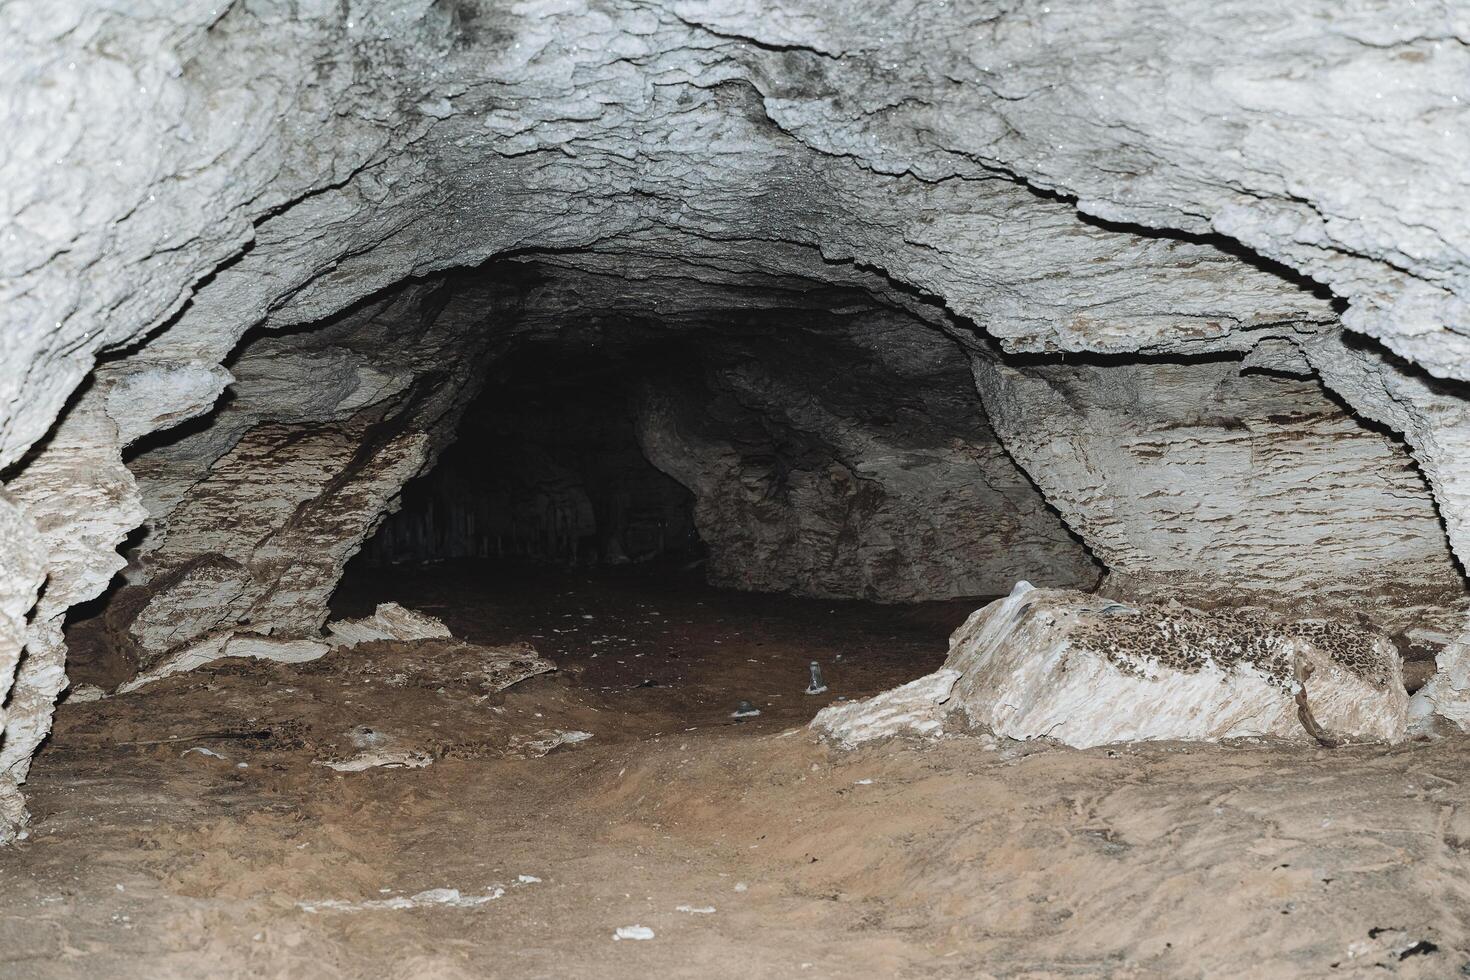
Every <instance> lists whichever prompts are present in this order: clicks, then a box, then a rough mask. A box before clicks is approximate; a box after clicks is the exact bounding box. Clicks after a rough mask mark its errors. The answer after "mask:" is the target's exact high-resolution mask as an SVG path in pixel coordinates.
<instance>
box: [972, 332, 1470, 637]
mask: <svg viewBox="0 0 1470 980" xmlns="http://www.w3.org/2000/svg"><path fill="white" fill-rule="evenodd" d="M975 376H976V384H977V387H978V390H979V391H980V393H981V395H982V396H983V397H984V400H985V406H986V410H987V412H988V413H989V415H990V418H991V419H992V424H993V425H994V426H995V427H996V429H997V430H998V431H999V432H1000V433H1001V435H1002V438H1003V439H1004V442H1005V445H1006V448H1007V449H1008V450H1009V451H1010V452H1011V454H1012V455H1013V456H1014V457H1015V458H1016V460H1017V461H1018V462H1019V463H1020V464H1021V465H1022V466H1023V467H1024V468H1025V469H1026V471H1027V473H1029V474H1030V476H1031V478H1032V479H1034V480H1035V481H1036V483H1037V485H1038V486H1040V487H1041V489H1042V492H1043V493H1045V495H1046V498H1047V500H1048V501H1049V502H1051V503H1052V505H1053V506H1055V507H1056V508H1057V509H1058V510H1059V511H1060V512H1061V514H1062V516H1063V518H1064V519H1065V520H1066V522H1067V524H1068V526H1069V527H1071V528H1072V529H1073V530H1074V531H1076V532H1077V533H1078V534H1080V535H1081V536H1082V538H1083V539H1084V540H1085V541H1086V542H1087V544H1088V546H1089V548H1090V549H1091V550H1092V553H1093V554H1094V555H1095V556H1097V558H1098V559H1099V560H1100V561H1101V562H1102V563H1103V564H1104V565H1105V566H1106V567H1107V569H1108V583H1107V585H1108V589H1109V591H1111V592H1113V593H1116V594H1119V595H1123V596H1154V597H1157V598H1167V597H1171V596H1173V597H1179V598H1181V599H1188V600H1192V601H1200V600H1202V599H1207V598H1218V599H1219V601H1222V602H1225V603H1227V604H1233V603H1240V602H1247V603H1252V604H1260V605H1265V606H1274V607H1278V608H1281V609H1283V610H1286V611H1295V612H1296V614H1297V615H1305V614H1312V613H1314V612H1320V613H1323V614H1326V615H1332V616H1348V617H1351V616H1353V615H1355V614H1357V613H1362V614H1365V615H1368V616H1369V617H1371V618H1373V619H1374V620H1376V621H1378V622H1380V623H1384V624H1386V625H1389V626H1391V627H1393V628H1395V629H1408V628H1410V627H1414V626H1426V625H1427V626H1431V627H1434V628H1441V627H1445V626H1448V627H1450V628H1454V626H1455V625H1456V624H1458V623H1459V621H1460V619H1461V618H1462V617H1463V615H1464V612H1465V605H1466V595H1465V588H1464V584H1463V581H1462V579H1461V576H1460V572H1459V570H1458V569H1457V568H1456V566H1455V559H1454V555H1453V554H1452V552H1451V551H1450V549H1449V546H1448V544H1447V543H1446V541H1445V534H1444V529H1443V528H1442V526H1441V525H1440V522H1439V518H1438V515H1437V514H1436V513H1435V508H1434V505H1433V502H1432V500H1431V499H1430V496H1429V493H1428V491H1427V488H1426V486H1425V483H1424V479H1423V477H1422V476H1421V475H1420V474H1419V472H1418V470H1417V469H1416V468H1415V467H1414V465H1413V463H1412V461H1411V460H1410V459H1409V457H1408V455H1407V454H1406V453H1405V452H1404V450H1403V448H1402V446H1401V445H1400V444H1399V443H1398V442H1397V441H1396V440H1394V439H1392V438H1389V437H1387V436H1385V435H1384V434H1383V433H1381V432H1380V431H1378V430H1376V429H1375V428H1371V427H1369V426H1366V425H1364V424H1363V423H1361V422H1359V421H1358V420H1357V419H1354V418H1353V417H1351V416H1350V415H1348V414H1347V413H1345V412H1344V411H1343V409H1342V408H1341V407H1340V406H1339V405H1338V404H1337V403H1336V402H1334V401H1332V400H1331V399H1329V398H1328V397H1327V396H1326V395H1325V394H1324V393H1323V392H1322V389H1321V387H1320V386H1319V385H1318V383H1317V382H1316V381H1315V380H1314V379H1310V378H1307V379H1301V378H1294V377H1286V376H1282V375H1280V374H1275V373H1263V372H1259V371H1250V372H1243V371H1242V364H1241V362H1239V361H1235V360H1231V359H1222V360H1212V361H1206V362H1185V363H1180V362H1170V361H1144V362H1139V363H1129V364H1116V363H1110V362H1102V363H1085V362H1084V363H1081V364H1075V365H1074V364H1070V363H1069V364H1065V365H1063V364H1039V365H1010V364H1007V363H1005V362H1004V361H1003V360H998V359H993V358H977V359H976V360H975Z"/></svg>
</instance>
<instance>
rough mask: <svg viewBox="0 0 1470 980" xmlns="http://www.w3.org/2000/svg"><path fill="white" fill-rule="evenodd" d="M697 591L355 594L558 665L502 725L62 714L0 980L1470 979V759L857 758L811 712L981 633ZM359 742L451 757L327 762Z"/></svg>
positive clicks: (381, 582) (502, 578)
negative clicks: (369, 733)
mask: <svg viewBox="0 0 1470 980" xmlns="http://www.w3.org/2000/svg"><path fill="white" fill-rule="evenodd" d="M695 578H697V574H696V573H693V572H689V571H684V570H680V569H677V568H674V569H669V570H665V571H663V572H659V573H644V572H634V571H626V570H624V571H613V572H598V573H591V572H576V573H560V574H553V573H547V572H529V571H525V570H511V571H508V572H504V573H500V574H495V575H487V574H484V573H481V572H479V571H477V570H474V569H470V568H466V567H463V566H438V567H436V568H434V569H431V570H428V571H421V572H407V571H395V572H393V573H391V574H386V575H379V576H377V577H375V578H373V579H370V580H366V579H361V578H360V579H358V580H357V581H356V582H354V583H351V584H350V585H349V586H348V587H346V588H344V592H343V594H342V595H340V596H339V597H338V606H339V609H338V612H339V614H342V615H359V614H362V613H365V612H367V611H369V610H370V609H371V608H372V606H373V605H374V604H375V603H376V602H378V601H381V600H388V599H392V600H395V601H398V602H400V603H402V604H403V605H405V606H408V607H410V608H417V609H421V610H423V611H426V612H429V613H432V614H434V615H437V616H439V617H441V618H442V619H444V620H445V622H447V623H448V624H449V626H450V627H451V628H452V629H453V630H454V632H455V633H456V635H457V636H460V637H463V638H465V639H468V640H472V641H476V642H483V643H504V642H508V641H527V642H530V643H531V644H533V645H534V646H535V647H536V649H537V650H538V651H539V652H540V653H541V654H542V655H544V656H546V657H549V658H550V659H552V660H554V661H555V662H556V663H557V664H558V665H559V667H560V669H559V670H558V671H557V672H556V673H554V674H547V675H543V676H539V677H534V678H532V679H530V680H526V681H523V682H522V683H520V684H518V685H516V686H514V687H512V688H510V689H509V690H507V691H505V692H504V693H502V694H497V695H491V696H488V697H487V696H486V695H485V694H484V693H482V692H479V691H477V690H475V689H474V687H473V685H472V684H468V683H463V684H461V683H438V684H436V683H428V684H425V683H421V682H419V681H416V680H415V678H414V677H413V676H410V675H411V673H412V672H411V671H410V672H407V673H405V672H404V671H401V670H396V669H395V666H398V667H402V666H404V665H403V664H398V665H395V664H394V663H393V662H392V661H393V657H394V656H395V654H394V652H393V651H392V650H391V649H389V650H383V649H377V650H374V651H373V653H372V654H371V657H373V658H376V659H375V660H374V661H373V662H372V663H364V662H363V661H362V660H361V658H359V660H358V661H356V662H354V661H353V660H352V658H351V656H347V655H342V654H334V655H332V656H331V657H329V658H328V659H326V660H324V661H319V662H317V663H316V664H309V665H300V666H285V665H278V664H260V663H254V662H249V663H246V662H239V661H229V662H220V663H217V664H215V665H212V667H210V668H206V669H204V670H201V671H198V672H195V673H193V674H189V675H184V676H178V677H174V678H170V679H167V680H164V681H162V682H159V683H158V684H156V685H154V686H151V687H148V688H145V689H144V690H142V691H140V692H138V693H135V694H132V695H127V696H123V697H118V698H112V699H107V700H103V701H100V702H94V703H86V704H63V705H62V706H61V708H60V709H59V714H58V722H57V726H56V730H55V733H54V735H53V737H52V739H51V740H50V742H49V744H48V745H47V747H46V748H45V750H44V751H43V753H42V754H41V756H40V758H39V760H38V761H37V763H36V766H35V769H34V771H33V774H32V778H31V781H30V783H29V786H28V790H29V794H30V800H31V808H32V811H33V813H34V817H35V818H34V821H33V823H32V826H31V829H30V835H29V837H28V838H27V839H26V840H24V841H22V842H20V843H18V844H17V845H15V846H13V847H11V848H8V849H6V850H5V851H4V852H3V853H0V896H3V897H0V976H3V977H7V978H11V977H14V978H24V977H86V978H89V980H98V978H110V977H123V978H145V977H146V978H164V977H216V976H218V977H313V978H315V977H324V978H335V977H342V978H348V977H351V978H356V977H373V978H378V977H386V978H425V980H428V978H462V977H548V978H568V977H611V978H617V977H637V978H640V980H641V978H650V977H700V978H706V977H741V978H749V977H953V978H960V977H964V978H977V977H978V978H983V977H1006V978H1042V977H1046V978H1051V977H1069V978H1071V977H1120V978H1125V977H1126V978H1181V977H1262V978H1269V977H1291V978H1296V977H1351V976H1365V977H1367V976H1372V977H1380V976H1397V977H1434V978H1443V977H1454V976H1460V975H1470V739H1464V738H1460V739H1445V740H1440V741H1435V742H1414V743H1409V744H1406V745H1402V746H1398V747H1394V748H1385V747H1373V746H1360V747H1351V748H1347V749H1341V750H1336V751H1330V752H1329V751H1327V750H1321V749H1316V748H1310V747H1305V746H1303V745H1300V744H1290V745H1286V744H1281V745H1272V744H1260V743H1256V744H1234V745H1221V746H1185V745H1179V744H1155V745H1150V746H1147V747H1131V746H1130V747H1118V748H1114V749H1105V748H1104V749H1096V750H1091V751H1085V752H1079V751H1074V750H1068V749H1061V748H1056V747H1052V746H1048V745H1044V744H1038V743H997V742H995V741H994V740H992V739H989V738H987V737H982V736H959V735H957V736H953V737H948V738H945V739H943V740H940V741H937V742H929V743H917V742H892V743H889V744H883V745H878V746H876V747H871V748H866V749H863V750H859V751H856V752H851V753H843V752H838V751H834V750H832V749H830V748H828V747H826V746H824V745H822V744H819V743H817V742H816V741H815V740H814V739H813V738H812V737H810V736H809V735H808V734H807V732H806V731H805V729H804V727H803V725H804V723H805V722H806V721H807V720H808V719H809V718H810V717H811V715H812V714H813V713H814V712H815V710H816V709H818V708H819V707H821V706H822V705H823V704H825V703H828V702H829V701H830V700H831V699H832V698H835V697H838V696H845V697H858V696H862V695H866V694H870V693H874V692H876V691H879V690H882V689H884V688H887V687H890V686H892V685H894V684H896V683H899V682H901V681H903V680H907V679H911V678H913V677H916V676H918V675H920V674H922V673H924V672H926V671H928V670H931V669H933V668H934V667H935V666H937V665H938V664H939V663H940V661H941V660H942V659H943V656H944V652H945V638H946V636H947V634H948V632H949V631H950V629H952V628H953V627H954V626H956V625H958V623H959V622H960V621H961V620H962V619H963V617H964V615H965V614H966V613H967V612H968V611H969V610H970V609H971V608H973V607H974V606H975V605H976V604H977V603H976V602H974V601H967V602H957V603H938V604H931V605H927V606H923V607H917V608H894V607H886V608H885V607H878V606H868V605H863V604H857V603H832V602H823V601H801V600H794V599H776V598H771V597H762V596H749V595H740V594H732V593H722V592H718V591H715V590H713V589H708V588H705V587H703V586H699V585H696V584H693V582H694V579H695ZM839 654H841V657H842V659H841V660H840V661H838V660H837V656H838V655H839ZM364 656H367V655H364ZM812 659H816V660H819V661H821V662H822V663H823V665H824V667H825V669H826V672H827V677H828V680H829V682H830V684H831V691H830V692H829V694H827V695H825V696H820V697H808V696H806V695H804V694H803V693H802V688H803V686H804V685H805V682H806V663H807V662H808V661H810V660H812ZM379 662H381V667H379V666H377V664H378V663H379ZM742 698H748V699H750V700H752V701H754V702H756V704H757V705H759V706H760V707H761V709H762V714H761V715H760V717H758V718H755V719H751V720H748V721H735V720H733V719H731V718H730V717H729V714H730V712H731V711H732V710H733V708H734V706H735V704H736V702H737V701H738V700H740V699H742ZM369 727H370V728H372V729H373V730H374V731H375V732H377V733H378V734H379V735H381V736H383V737H386V738H390V739H392V740H394V742H395V744H402V745H404V746H408V747H411V748H413V749H414V750H415V751H418V752H421V753H423V754H424V756H426V757H429V758H432V759H433V761H432V764H431V765H428V766H427V767H425V768H417V769H406V768H399V769H384V768H377V769H369V770H366V771H362V772H345V773H344V772H337V771H335V770H333V769H331V768H329V767H327V766H325V765H321V764H319V763H321V762H324V761H331V760H332V759H334V758H339V757H340V756H341V754H342V752H344V751H345V750H344V739H345V738H346V737H347V736H346V734H345V733H349V732H352V731H354V730H357V731H361V730H364V729H366V728H369ZM571 731H585V732H590V733H592V736H593V737H592V738H590V739H586V740H584V741H581V742H578V743H576V744H565V745H561V746H559V747H556V748H554V749H553V750H551V751H550V752H549V753H548V754H545V755H539V753H540V752H542V751H543V750H545V749H546V748H547V747H548V746H549V745H550V743H553V742H555V741H556V740H557V737H558V734H557V733H563V732H571ZM196 747H198V748H204V749H208V750H209V751H210V752H211V753H214V755H210V754H207V753H204V752H198V751H190V750H191V749H194V748H196ZM444 889H455V890H457V894H456V893H451V892H447V891H443V890H444ZM436 890H439V891H436ZM424 893H428V894H427V895H426V894H424ZM415 896H417V897H415ZM365 903H378V904H377V906H376V907H374V906H373V905H368V904H365ZM405 906H406V907H405ZM633 925H640V926H644V927H646V928H647V929H650V930H652V932H653V938H651V939H646V940H634V939H628V940H621V941H619V940H614V938H613V936H614V933H615V930H617V929H619V928H620V927H627V926H633Z"/></svg>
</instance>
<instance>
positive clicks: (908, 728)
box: [811, 669, 963, 749]
mask: <svg viewBox="0 0 1470 980" xmlns="http://www.w3.org/2000/svg"><path fill="white" fill-rule="evenodd" d="M962 676H963V675H962V674H961V673H960V672H959V671H957V670H948V669H945V670H936V671H935V672H934V673H932V674H925V675H924V676H923V677H920V678H919V679H918V680H916V681H909V682H908V683H907V684H901V685H899V686H898V687H895V688H894V689H893V690H891V691H884V692H883V693H882V694H876V695H874V696H873V697H871V698H863V699H862V700H860V701H850V702H848V703H846V704H833V705H829V706H827V707H825V708H823V709H822V710H821V711H818V712H817V716H816V717H815V718H813V719H812V723H811V727H812V729H813V730H814V731H816V732H819V733H820V734H822V735H825V736H827V737H828V738H831V739H834V740H835V741H837V742H838V743H839V744H840V745H842V746H843V747H844V748H849V749H851V748H856V747H857V746H859V745H861V744H863V743H864V742H874V741H877V740H879V739H884V738H892V737H893V736H895V735H919V736H933V735H936V734H938V733H939V732H940V731H942V730H943V729H944V720H945V718H946V717H947V716H948V714H949V707H948V701H949V699H950V693H951V691H952V690H953V689H954V685H955V682H956V681H958V680H959V679H960V677H962Z"/></svg>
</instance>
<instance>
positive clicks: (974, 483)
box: [639, 315, 1098, 601]
mask: <svg viewBox="0 0 1470 980" xmlns="http://www.w3.org/2000/svg"><path fill="white" fill-rule="evenodd" d="M807 330H808V332H809V333H808V334H807V335H805V336H803V335H797V336H788V335H787V334H788V331H782V332H781V333H778V334H776V335H774V336H770V337H759V338H756V339H754V340H753V341H750V342H748V343H747V344H746V347H745V349H744V350H743V351H739V352H738V353H739V355H740V356H738V357H729V358H727V359H725V360H724V361H723V363H721V362H720V360H719V359H717V360H716V363H715V364H714V365H712V370H710V371H709V372H708V374H707V377H706V381H705V384H706V386H707V387H706V388H705V390H704V392H701V393H699V394H689V393H688V389H687V387H686V388H685V389H684V390H683V391H682V392H681V391H680V390H679V389H677V388H676V389H674V390H672V391H669V390H664V391H655V392H652V393H651V394H650V397H649V398H648V400H647V402H646V404H645V409H644V413H643V417H642V419H641V423H640V433H639V435H640V441H641V443H642V445H643V448H644V451H645V452H646V453H647V454H648V457H649V459H650V460H652V461H653V463H654V464H655V465H657V466H659V467H660V468H661V469H663V470H664V471H665V472H667V473H669V474H670V475H672V476H674V477H675V478H676V479H678V480H679V481H680V482H681V483H683V484H684V485H685V486H687V487H689V489H690V490H692V491H693V492H694V498H695V520H696V523H697V524H698V527H699V532H700V537H701V538H702V540H703V541H704V542H705V543H706V545H708V547H709V551H710V561H709V579H710V581H711V582H713V583H715V584H717V585H724V586H730V587H735V588H744V589H756V590H762V591H771V592H777V591H780V592H791V593H795V594H804V595H818V596H833V597H858V598H869V599H878V600H882V601H903V600H908V601H913V600H921V599H932V598H940V597H949V596H969V595H994V594H996V593H999V592H1003V591H1005V590H1006V589H1007V588H1008V587H1009V585H1010V583H1011V582H1013V581H1015V580H1016V579H1017V578H1018V577H1020V576H1022V575H1027V574H1029V575H1035V576H1037V577H1039V578H1040V579H1041V580H1043V581H1044V582H1046V583H1047V584H1050V585H1057V586H1062V587H1084V586H1090V585H1092V584H1093V583H1094V582H1095V581H1096V580H1097V576H1098V568H1097V566H1096V565H1095V564H1094V563H1093V562H1092V560H1091V559H1090V558H1089V557H1088V555H1087V553H1086V552H1085V551H1084V549H1083V548H1082V546H1081V545H1080V544H1079V543H1078V542H1077V541H1076V540H1075V539H1074V538H1073V537H1071V536H1070V535H1069V534H1068V532H1067V530H1066V528H1064V527H1063V525H1062V524H1061V522H1060V521H1059V520H1058V519H1057V517H1056V515H1055V514H1054V513H1053V512H1052V511H1051V510H1050V509H1049V508H1048V507H1047V505H1046V502H1045V501H1044V500H1043V499H1042V497H1041V495H1040V494H1039V493H1037V491H1036V488H1035V487H1034V486H1032V485H1031V483H1030V482H1029V481H1028V480H1027V479H1026V477H1025V475H1024V474H1022V473H1021V472H1020V471H1019V470H1018V469H1017V468H1016V465H1015V463H1013V462H1012V461H1011V458H1010V456H1009V455H1007V453H1006V451H1005V450H1004V449H1003V448H1002V447H1001V445H1000V442H999V440H998V439H997V437H996V435H995V433H994V432H993V431H991V429H990V427H989V426H988V425H987V424H986V422H985V413H984V411H983V409H982V408H981V407H980V405H979V402H978V399H977V398H976V397H975V395H974V391H973V388H972V386H971V385H970V383H969V382H970V379H969V377H968V374H967V372H966V369H965V362H964V358H963V356H962V355H961V353H960V351H959V349H958V348H957V347H956V346H955V345H954V344H953V343H952V342H951V341H949V340H947V339H946V338H944V337H942V336H940V335H939V334H937V333H935V332H934V331H931V330H926V329H923V328H922V327H921V326H920V325H918V324H915V323H914V322H913V321H912V320H909V319H907V318H898V319H895V318H893V317H891V315H890V316H884V315H869V316H866V317H861V318H857V319H856V320H855V321H853V322H851V323H847V324H843V325H842V327H841V329H840V330H833V331H822V330H821V328H819V327H818V328H816V329H815V333H816V336H814V337H813V336H811V335H810V332H812V331H813V328H812V326H810V325H808V326H807ZM681 395H682V397H680V396H681Z"/></svg>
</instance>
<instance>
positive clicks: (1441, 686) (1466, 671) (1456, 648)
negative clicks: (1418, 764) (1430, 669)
mask: <svg viewBox="0 0 1470 980" xmlns="http://www.w3.org/2000/svg"><path fill="white" fill-rule="evenodd" d="M1434 659H1435V661H1436V666H1437V667H1438V670H1436V671H1435V672H1434V676H1433V677H1431V678H1429V681H1428V683H1426V684H1425V685H1424V686H1423V687H1421V688H1420V689H1419V690H1418V691H1416V692H1415V694H1414V696H1413V697H1412V698H1410V699H1409V714H1410V716H1411V717H1412V718H1414V720H1415V722H1416V723H1424V722H1428V721H1429V719H1431V718H1432V717H1433V716H1438V717H1441V718H1447V719H1449V720H1450V721H1452V722H1454V723H1455V724H1456V725H1458V726H1460V728H1462V729H1463V730H1465V731H1467V732H1470V644H1467V643H1466V642H1465V640H1464V639H1463V638H1461V639H1459V640H1456V641H1455V642H1453V643H1451V644H1449V645H1448V646H1446V647H1445V648H1444V649H1442V650H1440V651H1439V653H1438V654H1437V655H1436V656H1435V658H1434ZM1431 727H1432V723H1431Z"/></svg>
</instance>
